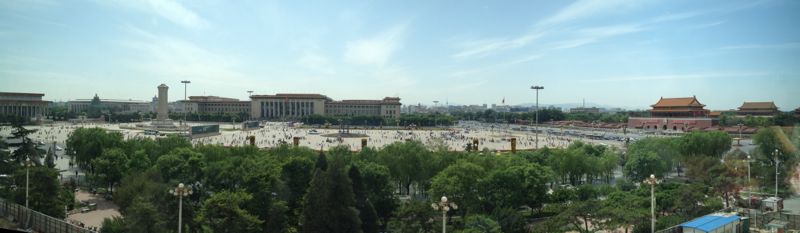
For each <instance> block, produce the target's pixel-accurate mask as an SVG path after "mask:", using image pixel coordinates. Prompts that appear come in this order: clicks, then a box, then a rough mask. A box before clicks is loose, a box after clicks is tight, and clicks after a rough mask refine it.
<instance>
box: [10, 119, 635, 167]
mask: <svg viewBox="0 0 800 233" xmlns="http://www.w3.org/2000/svg"><path fill="white" fill-rule="evenodd" d="M207 124H219V123H190V124H189V125H207ZM80 127H100V128H105V129H109V130H113V131H118V132H120V133H122V135H123V137H124V138H125V139H126V140H127V139H130V138H137V137H150V138H155V137H158V136H154V135H145V134H144V131H143V130H142V129H134V128H135V125H134V124H91V123H87V124H71V123H55V124H48V125H39V126H28V127H27V128H28V129H38V131H37V132H36V133H34V134H31V135H30V138H32V139H33V140H35V141H43V142H45V143H48V145H50V144H52V143H53V142H56V144H57V145H58V146H59V147H61V148H64V147H65V144H66V139H67V138H68V136H69V133H70V132H72V131H74V130H75V129H77V128H80ZM333 127H335V126H333ZM512 127H515V126H513V125H488V124H474V123H473V124H460V125H457V126H454V127H451V128H445V129H436V130H432V129H426V128H423V129H415V130H406V129H403V130H397V129H361V128H355V129H350V132H351V133H357V134H363V135H366V136H367V137H366V138H367V142H368V145H369V146H370V147H377V148H382V147H384V146H386V145H389V144H392V143H394V142H402V141H406V140H418V141H421V142H423V143H425V144H426V145H445V146H447V147H448V149H449V150H455V151H461V150H464V148H465V147H466V145H467V143H471V142H472V140H473V139H478V140H479V141H480V146H479V148H480V149H484V148H487V149H489V150H510V149H511V143H510V142H509V141H508V140H507V139H509V138H512V137H513V138H516V139H517V149H519V150H525V149H533V148H535V146H536V143H535V134H534V133H533V132H530V131H519V130H512V129H511V128H512ZM240 129H241V125H239V124H235V125H234V124H230V123H228V124H220V135H216V136H210V137H202V138H195V139H193V140H192V143H193V144H201V143H202V144H216V145H224V146H237V145H244V144H246V143H247V139H246V138H247V137H248V136H256V145H257V146H258V147H259V148H268V147H275V146H278V145H280V144H282V143H291V142H292V138H294V137H300V138H301V140H300V145H301V146H306V147H309V148H314V149H319V148H323V149H324V150H327V149H328V148H331V147H334V146H338V145H348V146H350V148H351V149H353V150H358V149H360V148H361V139H362V138H361V137H356V138H341V140H339V139H338V138H336V137H325V136H323V135H326V134H335V133H337V132H338V129H333V128H332V129H323V128H310V127H290V126H288V124H287V123H283V122H268V123H266V124H265V126H264V128H260V129H255V130H249V131H242V130H240ZM312 129H313V130H315V131H317V132H316V133H311V130H312ZM542 129H543V130H544V129H548V128H542ZM12 130H13V128H11V127H8V126H4V127H0V135H4V136H8V135H11V132H12ZM578 140H580V141H584V142H588V143H597V144H605V145H612V146H621V142H620V141H617V140H592V139H588V138H581V137H575V136H563V135H554V134H550V133H547V132H544V133H542V134H540V135H539V147H544V146H547V147H551V148H553V147H565V146H567V145H569V144H570V143H571V142H574V141H578ZM67 169H69V168H67Z"/></svg>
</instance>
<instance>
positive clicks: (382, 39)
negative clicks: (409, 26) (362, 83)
mask: <svg viewBox="0 0 800 233" xmlns="http://www.w3.org/2000/svg"><path fill="white" fill-rule="evenodd" d="M405 30H406V25H405V24H402V25H397V26H395V27H392V28H389V29H388V30H386V31H384V32H382V33H380V34H378V35H376V36H374V37H371V38H363V39H358V40H354V41H350V42H347V47H346V49H345V53H344V60H345V61H346V62H349V63H352V64H359V65H383V64H385V63H386V62H387V61H388V60H389V58H390V57H391V56H392V54H393V53H394V52H395V50H397V49H398V48H399V47H400V43H401V40H402V38H403V36H404V34H405Z"/></svg>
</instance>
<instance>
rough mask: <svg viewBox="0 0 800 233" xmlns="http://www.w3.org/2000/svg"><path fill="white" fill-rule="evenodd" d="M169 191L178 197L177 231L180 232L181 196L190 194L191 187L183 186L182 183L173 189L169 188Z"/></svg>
mask: <svg viewBox="0 0 800 233" xmlns="http://www.w3.org/2000/svg"><path fill="white" fill-rule="evenodd" d="M169 193H170V194H172V195H175V196H177V197H178V233H181V225H182V223H181V220H183V218H182V217H183V197H185V196H189V195H190V194H192V189H191V188H189V187H188V186H184V185H183V183H180V184H178V187H175V189H170V190H169Z"/></svg>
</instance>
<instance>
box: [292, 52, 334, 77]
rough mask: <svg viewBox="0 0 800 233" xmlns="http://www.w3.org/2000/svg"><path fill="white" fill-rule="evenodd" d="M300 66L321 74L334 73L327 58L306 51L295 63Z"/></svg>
mask: <svg viewBox="0 0 800 233" xmlns="http://www.w3.org/2000/svg"><path fill="white" fill-rule="evenodd" d="M297 62H298V63H300V65H302V66H304V67H306V68H308V69H310V70H314V71H318V72H321V73H323V74H334V73H336V72H335V71H334V69H333V66H332V65H331V64H330V61H329V60H328V58H327V57H325V56H324V55H322V54H319V53H316V52H310V51H306V52H304V53H303V56H302V57H300V59H299V60H298V61H297Z"/></svg>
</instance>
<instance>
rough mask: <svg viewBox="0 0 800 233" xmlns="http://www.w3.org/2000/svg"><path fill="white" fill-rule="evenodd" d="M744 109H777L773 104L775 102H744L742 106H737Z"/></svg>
mask: <svg viewBox="0 0 800 233" xmlns="http://www.w3.org/2000/svg"><path fill="white" fill-rule="evenodd" d="M744 109H778V106H775V102H772V101H769V102H744V103H742V106H741V107H739V110H744Z"/></svg>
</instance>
